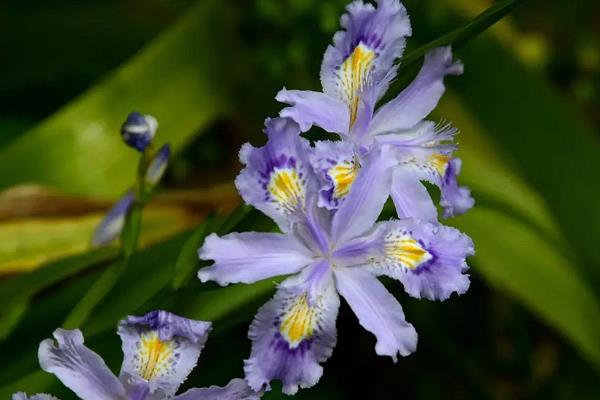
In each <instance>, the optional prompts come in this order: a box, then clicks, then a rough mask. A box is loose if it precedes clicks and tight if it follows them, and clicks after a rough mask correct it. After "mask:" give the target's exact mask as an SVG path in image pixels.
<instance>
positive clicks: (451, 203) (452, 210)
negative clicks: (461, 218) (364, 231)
mask: <svg viewBox="0 0 600 400" xmlns="http://www.w3.org/2000/svg"><path fill="white" fill-rule="evenodd" d="M461 165H462V162H461V160H460V158H453V159H451V160H450V161H449V162H448V166H447V168H446V171H445V174H444V178H443V180H442V184H441V187H440V189H441V192H442V197H441V199H440V205H441V206H442V207H443V208H444V218H449V217H453V216H455V215H458V214H463V213H465V212H467V211H468V210H470V209H471V208H472V207H473V205H474V204H475V200H474V199H473V197H471V191H470V190H469V189H468V188H467V187H465V186H459V185H458V181H457V177H458V174H459V173H460V168H461Z"/></svg>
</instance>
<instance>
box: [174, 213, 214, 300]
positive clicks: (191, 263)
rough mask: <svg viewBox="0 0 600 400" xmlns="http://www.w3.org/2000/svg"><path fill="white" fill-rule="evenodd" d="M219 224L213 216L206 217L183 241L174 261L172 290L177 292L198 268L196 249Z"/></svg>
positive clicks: (198, 261)
mask: <svg viewBox="0 0 600 400" xmlns="http://www.w3.org/2000/svg"><path fill="white" fill-rule="evenodd" d="M218 223H219V222H218V221H215V219H214V217H213V216H209V217H207V219H206V220H205V221H204V222H203V223H202V224H201V225H200V226H199V227H198V228H197V229H196V230H195V231H194V233H192V234H191V235H190V237H189V238H188V239H187V240H186V241H185V243H184V244H183V247H182V248H181V251H180V252H179V255H178V256H177V261H175V274H174V276H173V284H172V286H173V289H175V290H178V289H179V288H181V287H182V286H183V285H184V283H186V281H188V280H189V279H190V278H191V277H192V275H193V273H194V272H195V271H194V270H195V269H197V268H198V267H199V266H200V260H199V259H198V248H199V247H200V245H201V244H202V242H203V241H204V238H205V237H206V236H207V235H208V234H209V233H210V232H213V231H214V227H215V225H217V224H218Z"/></svg>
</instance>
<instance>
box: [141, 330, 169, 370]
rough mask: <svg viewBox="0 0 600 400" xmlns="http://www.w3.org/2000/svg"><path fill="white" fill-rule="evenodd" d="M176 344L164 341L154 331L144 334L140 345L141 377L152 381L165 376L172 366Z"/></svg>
mask: <svg viewBox="0 0 600 400" xmlns="http://www.w3.org/2000/svg"><path fill="white" fill-rule="evenodd" d="M173 350H174V343H173V341H172V340H169V341H162V340H160V338H159V337H158V333H157V332H154V331H150V332H145V333H142V334H141V336H140V341H139V344H138V358H137V360H138V363H137V369H138V373H139V375H140V376H141V377H142V378H144V379H145V380H151V379H154V378H156V377H159V376H162V375H164V374H165V373H166V372H167V371H168V369H169V367H170V366H171V364H172V356H173Z"/></svg>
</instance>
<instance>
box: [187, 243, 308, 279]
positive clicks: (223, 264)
mask: <svg viewBox="0 0 600 400" xmlns="http://www.w3.org/2000/svg"><path fill="white" fill-rule="evenodd" d="M198 255H199V257H200V258H201V259H203V260H214V261H215V263H214V264H213V265H211V266H209V267H205V268H201V269H200V270H199V271H198V278H199V279H200V280H201V281H202V282H206V281H209V280H210V281H216V282H217V283H218V284H220V285H228V284H230V283H239V282H242V283H252V282H256V281H259V280H261V279H266V278H270V277H274V276H279V275H287V274H292V273H294V272H297V271H299V270H300V269H302V268H304V267H305V266H307V265H308V264H310V263H311V262H312V254H311V253H310V252H309V251H308V249H306V248H305V247H304V246H303V245H301V244H300V243H298V242H297V241H296V240H294V239H293V238H292V237H290V236H288V235H284V234H280V233H263V232H244V233H230V234H228V235H225V236H223V237H218V236H217V235H215V234H212V235H210V236H208V237H207V238H206V240H205V241H204V245H203V246H202V247H201V248H200V250H199V252H198Z"/></svg>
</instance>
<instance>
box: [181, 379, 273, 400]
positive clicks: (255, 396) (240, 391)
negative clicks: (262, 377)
mask: <svg viewBox="0 0 600 400" xmlns="http://www.w3.org/2000/svg"><path fill="white" fill-rule="evenodd" d="M260 397H261V394H260V393H256V392H255V391H254V390H252V389H251V388H250V386H248V384H247V383H246V381H245V380H243V379H232V380H231V381H230V382H229V383H228V384H227V386H225V387H218V386H211V387H207V388H194V389H190V390H188V391H187V392H185V393H183V394H180V395H178V396H175V397H174V398H173V400H259V399H260Z"/></svg>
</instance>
